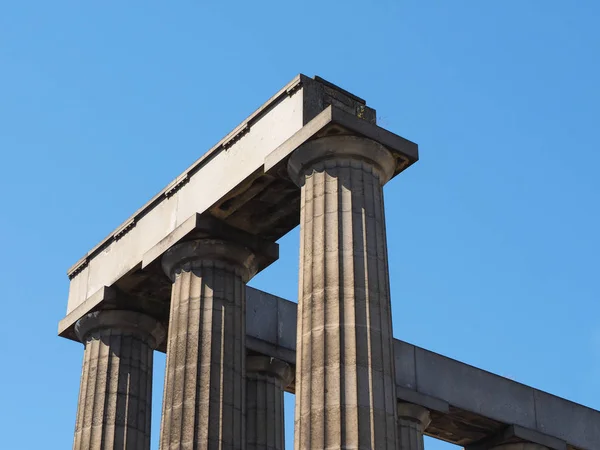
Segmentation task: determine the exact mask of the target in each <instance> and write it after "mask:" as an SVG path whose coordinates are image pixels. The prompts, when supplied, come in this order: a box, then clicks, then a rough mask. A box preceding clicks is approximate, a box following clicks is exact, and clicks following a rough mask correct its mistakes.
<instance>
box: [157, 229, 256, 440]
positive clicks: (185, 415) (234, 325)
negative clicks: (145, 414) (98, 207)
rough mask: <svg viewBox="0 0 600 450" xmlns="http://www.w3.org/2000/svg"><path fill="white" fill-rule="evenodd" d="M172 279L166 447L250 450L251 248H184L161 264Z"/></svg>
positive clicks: (204, 242)
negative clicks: (246, 414) (247, 393)
mask: <svg viewBox="0 0 600 450" xmlns="http://www.w3.org/2000/svg"><path fill="white" fill-rule="evenodd" d="M162 264H163V268H164V270H165V273H166V274H167V275H168V276H169V277H170V278H171V279H172V280H173V293H172V297H171V317H170V321H169V338H168V343H167V364H166V374H165V390H164V397H163V415H162V424H161V438H160V440H161V441H160V448H161V450H175V449H182V448H189V449H196V448H202V449H221V448H226V449H231V450H234V449H242V448H244V447H245V435H244V430H245V424H244V420H245V417H244V412H245V400H246V398H245V381H244V374H245V363H246V344H245V342H246V328H245V320H244V315H245V282H246V281H247V280H248V279H249V278H251V277H252V276H253V275H254V274H255V272H256V268H257V266H256V258H255V257H254V254H253V253H252V252H251V251H250V250H248V249H247V248H245V247H243V246H241V245H238V244H233V243H230V242H226V241H222V240H214V239H213V240H211V239H201V240H195V241H190V242H184V243H181V244H177V245H175V246H174V247H172V248H171V249H170V250H168V251H167V252H166V253H165V255H164V256H163V260H162Z"/></svg>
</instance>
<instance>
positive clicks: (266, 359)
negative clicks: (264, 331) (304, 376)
mask: <svg viewBox="0 0 600 450" xmlns="http://www.w3.org/2000/svg"><path fill="white" fill-rule="evenodd" d="M261 372H262V373H267V374H269V375H272V376H274V377H276V378H279V379H280V380H281V385H282V386H283V387H286V386H289V385H290V383H291V382H292V381H293V380H294V371H293V370H292V368H291V366H290V365H289V364H288V363H286V362H284V361H281V360H280V359H277V358H271V357H270V356H262V355H250V356H248V357H246V373H261Z"/></svg>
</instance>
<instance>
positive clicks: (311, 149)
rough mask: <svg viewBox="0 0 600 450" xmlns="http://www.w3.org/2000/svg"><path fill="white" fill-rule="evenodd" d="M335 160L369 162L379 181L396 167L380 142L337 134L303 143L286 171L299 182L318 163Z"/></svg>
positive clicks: (324, 165) (385, 179)
mask: <svg viewBox="0 0 600 450" xmlns="http://www.w3.org/2000/svg"><path fill="white" fill-rule="evenodd" d="M336 160H339V161H343V160H351V161H353V163H354V164H360V163H361V162H362V163H366V164H369V165H370V166H372V167H373V172H374V173H376V174H377V175H378V177H379V181H380V182H381V184H382V185H384V184H385V183H387V182H388V181H389V180H390V178H392V176H393V175H394V170H395V169H396V160H395V158H394V156H393V155H392V153H391V152H390V151H389V150H388V149H387V148H385V147H384V146H383V145H381V144H380V143H379V142H375V141H373V140H371V139H368V138H365V137H360V136H350V135H341V136H340V135H336V136H324V137H321V138H317V139H314V140H312V141H308V142H306V143H304V144H302V145H301V146H300V147H299V148H298V149H297V150H295V151H294V153H292V156H291V157H290V159H289V161H288V173H289V175H290V177H291V179H292V180H293V181H294V183H296V184H297V185H298V186H302V185H303V184H304V179H303V177H304V175H305V174H306V173H307V172H308V171H309V170H311V169H316V168H319V167H320V165H322V167H327V164H328V163H331V162H334V161H336ZM357 167H359V166H358V165H357Z"/></svg>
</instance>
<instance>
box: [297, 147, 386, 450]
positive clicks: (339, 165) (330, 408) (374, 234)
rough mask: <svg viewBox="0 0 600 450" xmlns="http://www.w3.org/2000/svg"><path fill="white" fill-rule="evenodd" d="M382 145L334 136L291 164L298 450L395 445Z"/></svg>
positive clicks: (307, 149)
mask: <svg viewBox="0 0 600 450" xmlns="http://www.w3.org/2000/svg"><path fill="white" fill-rule="evenodd" d="M394 167H395V162H394V158H393V156H392V155H391V154H390V152H389V151H388V150H387V149H386V148H384V147H383V146H381V145H380V144H378V143H376V142H374V141H371V140H368V139H365V138H360V137H354V136H328V137H322V138H319V139H316V140H313V141H309V142H308V143H306V144H304V145H303V146H302V147H300V148H299V149H298V150H296V151H295V152H294V153H293V154H292V156H291V158H290V160H289V163H288V171H289V173H290V176H291V177H292V179H293V180H294V181H295V182H296V183H297V184H298V185H299V186H300V187H301V213H300V282H299V296H298V338H297V349H296V352H297V353H296V361H297V363H296V364H297V367H296V414H295V422H296V424H295V425H296V449H297V450H308V449H310V450H313V449H317V448H320V449H323V448H326V449H328V450H333V449H369V450H379V449H389V450H393V449H395V448H396V402H397V400H396V393H395V390H396V389H395V382H394V366H393V358H392V322H391V307H390V293H389V273H388V258H387V248H386V247H387V245H386V235H385V220H384V210H383V209H384V208H383V192H382V185H383V184H384V183H386V182H387V181H388V180H389V179H390V177H391V176H392V174H393V171H394Z"/></svg>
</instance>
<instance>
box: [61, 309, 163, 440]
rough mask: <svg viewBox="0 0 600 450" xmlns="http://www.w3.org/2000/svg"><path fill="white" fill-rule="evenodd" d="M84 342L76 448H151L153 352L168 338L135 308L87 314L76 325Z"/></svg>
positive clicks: (79, 336) (77, 332)
mask: <svg viewBox="0 0 600 450" xmlns="http://www.w3.org/2000/svg"><path fill="white" fill-rule="evenodd" d="M75 332H76V334H77V336H78V338H79V339H80V340H81V342H83V344H84V345H85V351H84V357H83V370H82V374H81V388H80V390H79V405H78V407H77V424H76V427H75V443H74V445H73V449H74V450H96V449H97V450H117V449H127V450H149V449H150V416H151V406H152V404H151V402H152V361H153V350H154V349H155V348H156V347H157V346H158V345H159V344H160V343H161V342H162V340H163V338H164V333H165V332H164V329H163V327H162V326H161V325H160V324H159V323H158V322H157V321H156V320H154V319H153V318H151V317H149V316H146V315H144V314H140V313H136V312H132V311H119V310H110V311H109V310H107V311H97V312H93V313H90V314H87V315H86V316H84V317H83V318H81V319H80V320H79V321H78V322H77V324H76V325H75Z"/></svg>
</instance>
